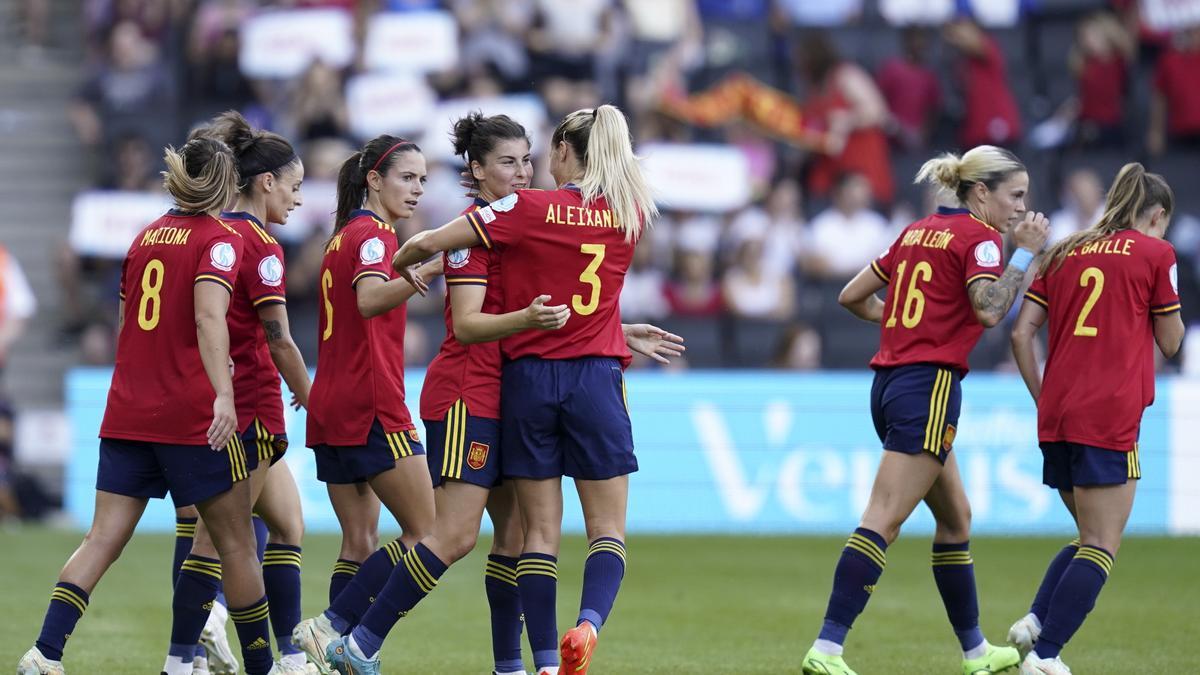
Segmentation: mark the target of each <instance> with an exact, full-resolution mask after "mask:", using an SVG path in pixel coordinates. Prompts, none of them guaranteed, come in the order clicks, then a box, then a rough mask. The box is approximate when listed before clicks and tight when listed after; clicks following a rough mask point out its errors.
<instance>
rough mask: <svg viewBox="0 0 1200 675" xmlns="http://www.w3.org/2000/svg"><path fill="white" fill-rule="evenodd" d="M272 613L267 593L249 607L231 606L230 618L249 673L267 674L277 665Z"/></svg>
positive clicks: (251, 674)
mask: <svg viewBox="0 0 1200 675" xmlns="http://www.w3.org/2000/svg"><path fill="white" fill-rule="evenodd" d="M270 614H271V608H270V606H269V605H268V604H267V596H265V595H264V596H263V597H262V598H260V599H259V600H258V602H256V603H254V604H253V605H250V606H249V607H243V608H241V609H234V608H232V607H230V608H229V618H231V619H233V627H234V628H236V629H237V635H238V642H240V643H241V645H242V663H243V664H244V665H243V668H245V669H246V673H247V675H266V674H267V673H269V672H270V671H271V668H272V667H273V666H274V665H275V656H274V654H273V653H272V652H271V626H270V624H269V622H268V617H269V616H270Z"/></svg>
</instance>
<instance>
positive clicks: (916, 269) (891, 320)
mask: <svg viewBox="0 0 1200 675" xmlns="http://www.w3.org/2000/svg"><path fill="white" fill-rule="evenodd" d="M906 267H908V261H907V260H902V261H901V262H900V264H899V265H897V266H896V294H895V296H893V298H892V314H891V316H889V317H888V320H887V323H886V324H884V328H895V326H896V310H897V309H898V308H899V307H900V304H901V300H900V293H901V291H903V292H904V300H903V304H904V312H903V313H902V314H901V315H900V323H901V324H903V325H904V327H905V328H916V326H917V324H919V323H921V317H922V316H923V315H924V314H925V294H924V293H922V292H921V289H919V288H917V284H918V283H921V282H924V283H929V280H930V279H932V278H933V267H932V266H931V265H930V264H929V263H927V262H925V261H924V260H922V261H921V262H918V263H917V264H916V265H913V270H912V276H911V277H909V279H908V288H907V289H905V288H904V272H905V268H906Z"/></svg>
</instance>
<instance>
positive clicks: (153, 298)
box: [138, 258, 164, 331]
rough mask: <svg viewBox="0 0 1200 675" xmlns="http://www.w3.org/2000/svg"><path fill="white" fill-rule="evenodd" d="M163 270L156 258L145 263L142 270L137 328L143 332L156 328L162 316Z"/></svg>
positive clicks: (160, 262)
mask: <svg viewBox="0 0 1200 675" xmlns="http://www.w3.org/2000/svg"><path fill="white" fill-rule="evenodd" d="M163 275H164V269H163V264H162V261H161V260H159V259H158V258H155V259H153V260H151V261H150V262H148V263H146V269H144V270H142V299H141V300H140V301H139V302H138V327H139V328H141V329H142V330H144V331H152V330H154V329H155V328H158V320H159V318H160V317H161V316H162V297H161V296H160V294H161V293H162V285H163Z"/></svg>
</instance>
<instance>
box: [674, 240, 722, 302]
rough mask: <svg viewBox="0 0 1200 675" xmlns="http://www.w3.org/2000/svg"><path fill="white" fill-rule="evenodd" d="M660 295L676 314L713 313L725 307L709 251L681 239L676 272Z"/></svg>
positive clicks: (676, 260)
mask: <svg viewBox="0 0 1200 675" xmlns="http://www.w3.org/2000/svg"><path fill="white" fill-rule="evenodd" d="M672 276H673V278H672V279H671V280H670V281H668V282H667V283H666V285H664V287H663V295H664V296H666V298H667V303H668V304H669V305H670V307H671V314H673V315H675V316H690V317H703V316H707V317H715V316H717V315H719V314H720V313H721V311H722V310H723V309H724V308H725V306H724V303H723V302H722V298H721V287H720V286H719V285H718V284H717V281H716V278H715V276H714V274H713V257H712V253H710V252H709V251H705V250H702V249H697V248H695V247H691V246H689V245H688V243H687V241H686V240H681V241H680V246H679V248H677V249H676V252H675V273H674V274H673V275H672Z"/></svg>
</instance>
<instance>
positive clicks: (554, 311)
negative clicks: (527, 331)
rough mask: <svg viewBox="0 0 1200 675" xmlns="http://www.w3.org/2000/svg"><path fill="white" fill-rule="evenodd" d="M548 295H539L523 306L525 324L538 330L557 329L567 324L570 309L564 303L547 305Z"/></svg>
mask: <svg viewBox="0 0 1200 675" xmlns="http://www.w3.org/2000/svg"><path fill="white" fill-rule="evenodd" d="M549 299H550V296H548V295H539V296H537V297H536V298H534V299H533V302H531V303H529V306H528V307H526V308H525V325H527V326H529V327H530V328H537V329H538V330H558V329H559V328H562V327H563V326H565V325H567V319H569V318H571V310H570V309H568V308H567V306H566V305H547V304H546V301H547V300H549Z"/></svg>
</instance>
